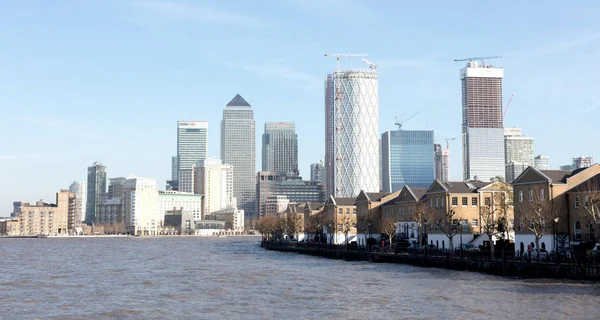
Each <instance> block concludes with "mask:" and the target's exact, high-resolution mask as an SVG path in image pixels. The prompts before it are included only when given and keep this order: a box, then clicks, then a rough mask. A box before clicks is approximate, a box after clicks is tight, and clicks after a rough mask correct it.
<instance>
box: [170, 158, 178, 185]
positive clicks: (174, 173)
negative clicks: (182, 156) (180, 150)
mask: <svg viewBox="0 0 600 320" xmlns="http://www.w3.org/2000/svg"><path fill="white" fill-rule="evenodd" d="M178 176H179V173H177V156H174V157H171V181H172V180H177V178H178Z"/></svg>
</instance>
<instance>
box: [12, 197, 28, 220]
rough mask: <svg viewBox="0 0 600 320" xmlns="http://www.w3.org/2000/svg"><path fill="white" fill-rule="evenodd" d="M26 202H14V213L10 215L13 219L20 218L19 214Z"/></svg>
mask: <svg viewBox="0 0 600 320" xmlns="http://www.w3.org/2000/svg"><path fill="white" fill-rule="evenodd" d="M23 203H25V201H14V202H13V212H11V213H10V217H11V218H16V217H18V216H19V212H21V206H23Z"/></svg>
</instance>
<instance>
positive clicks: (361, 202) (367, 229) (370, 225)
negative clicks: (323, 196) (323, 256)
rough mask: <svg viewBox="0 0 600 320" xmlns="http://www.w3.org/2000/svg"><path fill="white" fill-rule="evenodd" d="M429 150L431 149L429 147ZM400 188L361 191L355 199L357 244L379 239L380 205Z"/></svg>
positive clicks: (388, 200)
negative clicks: (357, 231)
mask: <svg viewBox="0 0 600 320" xmlns="http://www.w3.org/2000/svg"><path fill="white" fill-rule="evenodd" d="M429 150H430V151H431V149H429ZM398 194H400V190H398V191H394V192H391V193H390V192H364V191H361V192H360V194H359V195H358V197H356V199H355V203H356V210H357V212H358V216H357V220H356V221H357V227H358V229H359V230H360V232H359V233H358V239H357V240H358V244H359V245H362V246H364V245H366V244H367V242H366V241H367V239H368V238H375V239H379V237H380V235H381V233H382V224H381V223H382V219H381V208H382V205H385V204H387V203H388V202H390V201H392V200H394V199H395V198H396V197H397V196H398Z"/></svg>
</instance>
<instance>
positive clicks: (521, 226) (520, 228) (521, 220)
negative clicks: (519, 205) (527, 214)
mask: <svg viewBox="0 0 600 320" xmlns="http://www.w3.org/2000/svg"><path fill="white" fill-rule="evenodd" d="M524 225H525V223H524V221H523V217H521V219H519V231H523V227H524Z"/></svg>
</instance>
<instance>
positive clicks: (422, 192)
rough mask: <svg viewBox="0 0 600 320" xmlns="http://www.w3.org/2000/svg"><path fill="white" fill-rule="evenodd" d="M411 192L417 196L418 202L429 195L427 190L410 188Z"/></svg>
mask: <svg viewBox="0 0 600 320" xmlns="http://www.w3.org/2000/svg"><path fill="white" fill-rule="evenodd" d="M410 191H412V193H413V194H414V195H415V197H416V198H417V201H418V200H421V199H422V198H423V196H425V194H426V193H427V188H410Z"/></svg>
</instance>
